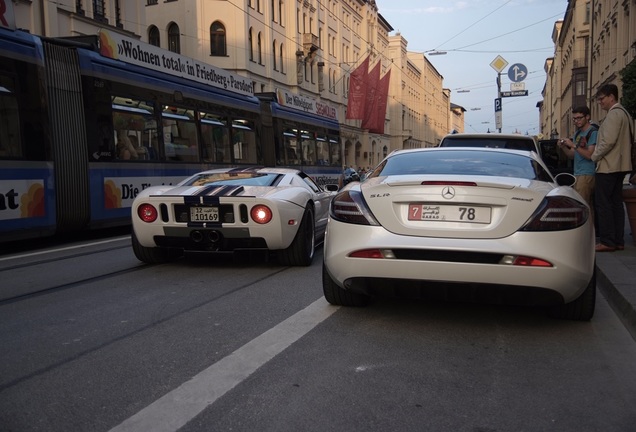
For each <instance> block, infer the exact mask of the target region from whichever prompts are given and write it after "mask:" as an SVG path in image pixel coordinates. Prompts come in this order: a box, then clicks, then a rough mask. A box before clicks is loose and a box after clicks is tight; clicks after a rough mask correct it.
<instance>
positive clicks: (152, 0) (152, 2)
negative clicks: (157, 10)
mask: <svg viewBox="0 0 636 432" xmlns="http://www.w3.org/2000/svg"><path fill="white" fill-rule="evenodd" d="M158 3H159V0H147V1H146V4H147V5H148V6H150V5H156V4H158Z"/></svg>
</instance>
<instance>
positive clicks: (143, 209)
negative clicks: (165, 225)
mask: <svg viewBox="0 0 636 432" xmlns="http://www.w3.org/2000/svg"><path fill="white" fill-rule="evenodd" d="M158 214H159V213H158V212H157V209H156V208H155V207H154V206H153V205H151V204H142V205H140V206H139V207H137V215H138V216H139V219H141V220H142V221H144V222H148V223H150V222H154V221H156V220H157V216H158Z"/></svg>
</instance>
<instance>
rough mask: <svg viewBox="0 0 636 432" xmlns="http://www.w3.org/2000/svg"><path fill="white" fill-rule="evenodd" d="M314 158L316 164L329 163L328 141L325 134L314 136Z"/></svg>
mask: <svg viewBox="0 0 636 432" xmlns="http://www.w3.org/2000/svg"><path fill="white" fill-rule="evenodd" d="M316 160H317V164H318V165H329V141H327V137H326V136H318V137H317V138H316Z"/></svg>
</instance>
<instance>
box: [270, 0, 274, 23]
mask: <svg viewBox="0 0 636 432" xmlns="http://www.w3.org/2000/svg"><path fill="white" fill-rule="evenodd" d="M269 8H270V10H271V12H272V22H276V0H270V5H269Z"/></svg>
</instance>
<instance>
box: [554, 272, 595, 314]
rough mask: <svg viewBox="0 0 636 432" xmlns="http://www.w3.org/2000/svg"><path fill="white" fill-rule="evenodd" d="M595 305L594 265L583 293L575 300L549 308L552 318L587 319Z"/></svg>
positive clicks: (592, 312)
mask: <svg viewBox="0 0 636 432" xmlns="http://www.w3.org/2000/svg"><path fill="white" fill-rule="evenodd" d="M595 307H596V265H594V273H593V274H592V278H591V279H590V282H589V283H588V285H587V287H586V288H585V291H583V294H581V295H580V296H579V298H577V299H576V300H574V301H572V302H570V303H566V304H563V305H559V306H553V307H552V308H550V310H549V312H548V313H549V315H550V316H551V317H552V318H559V319H568V320H574V321H589V320H591V319H592V317H593V316H594V309H595Z"/></svg>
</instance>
